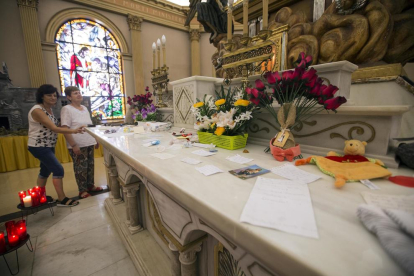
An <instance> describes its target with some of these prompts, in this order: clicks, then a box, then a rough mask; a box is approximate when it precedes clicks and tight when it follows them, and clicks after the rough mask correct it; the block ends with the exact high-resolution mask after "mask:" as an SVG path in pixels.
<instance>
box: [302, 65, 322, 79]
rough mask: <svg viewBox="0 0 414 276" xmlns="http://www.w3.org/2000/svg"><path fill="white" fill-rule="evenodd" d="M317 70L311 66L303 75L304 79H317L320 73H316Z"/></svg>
mask: <svg viewBox="0 0 414 276" xmlns="http://www.w3.org/2000/svg"><path fill="white" fill-rule="evenodd" d="M316 72H317V71H316V70H315V69H313V68H311V69H309V70H307V71H306V72H305V73H303V75H302V79H303V80H305V79H307V80H308V82H311V81H313V80H315V79H316V78H318V75H316Z"/></svg>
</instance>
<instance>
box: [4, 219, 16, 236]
mask: <svg viewBox="0 0 414 276" xmlns="http://www.w3.org/2000/svg"><path fill="white" fill-rule="evenodd" d="M5 225H6V232H7V236H11V235H12V234H13V230H14V226H15V225H14V221H12V220H11V221H8V222H6V223H5Z"/></svg>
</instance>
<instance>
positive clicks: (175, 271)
mask: <svg viewBox="0 0 414 276" xmlns="http://www.w3.org/2000/svg"><path fill="white" fill-rule="evenodd" d="M168 248H169V249H170V250H171V251H172V254H173V258H172V259H171V274H172V276H181V263H180V260H179V258H180V253H179V252H178V248H177V247H176V246H175V245H174V244H173V243H172V242H171V241H169V244H168Z"/></svg>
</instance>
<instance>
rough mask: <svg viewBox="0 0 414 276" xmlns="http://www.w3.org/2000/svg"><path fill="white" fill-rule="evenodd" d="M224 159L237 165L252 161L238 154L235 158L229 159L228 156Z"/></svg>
mask: <svg viewBox="0 0 414 276" xmlns="http://www.w3.org/2000/svg"><path fill="white" fill-rule="evenodd" d="M226 159H227V160H230V161H232V162H235V163H239V164H245V163H249V162H251V161H253V159H250V158H246V157H243V156H241V155H239V154H236V155H235V156H231V157H230V156H229V157H227V158H226Z"/></svg>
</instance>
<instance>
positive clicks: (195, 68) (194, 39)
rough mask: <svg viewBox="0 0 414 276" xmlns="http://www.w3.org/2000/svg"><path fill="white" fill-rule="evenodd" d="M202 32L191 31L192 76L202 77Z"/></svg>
mask: <svg viewBox="0 0 414 276" xmlns="http://www.w3.org/2000/svg"><path fill="white" fill-rule="evenodd" d="M200 37H201V35H200V31H199V30H198V29H190V40H191V75H192V76H200V74H201V62H200Z"/></svg>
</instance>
